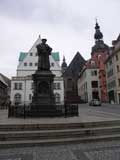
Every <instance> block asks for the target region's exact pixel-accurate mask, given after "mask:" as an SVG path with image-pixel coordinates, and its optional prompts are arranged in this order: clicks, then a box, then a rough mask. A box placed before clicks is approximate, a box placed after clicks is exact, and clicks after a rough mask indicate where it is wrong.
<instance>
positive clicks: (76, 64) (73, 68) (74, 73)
mask: <svg viewBox="0 0 120 160" xmlns="http://www.w3.org/2000/svg"><path fill="white" fill-rule="evenodd" d="M85 62H86V61H85V59H84V58H83V57H82V56H81V54H80V53H79V52H77V53H76V55H75V56H74V58H73V60H72V61H71V63H70V64H69V66H68V68H67V69H66V71H65V72H64V74H63V76H65V77H67V76H70V77H74V78H76V77H78V74H79V72H80V71H81V70H82V68H83V65H84V64H85Z"/></svg>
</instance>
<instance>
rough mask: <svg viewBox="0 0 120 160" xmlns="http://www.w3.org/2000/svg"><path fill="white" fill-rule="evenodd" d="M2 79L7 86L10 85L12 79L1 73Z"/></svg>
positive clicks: (0, 77) (0, 79)
mask: <svg viewBox="0 0 120 160" xmlns="http://www.w3.org/2000/svg"><path fill="white" fill-rule="evenodd" d="M0 81H2V83H4V84H5V85H6V86H10V83H11V82H10V79H9V78H8V77H6V76H4V75H3V74H2V73H0Z"/></svg>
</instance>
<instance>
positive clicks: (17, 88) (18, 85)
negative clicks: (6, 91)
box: [14, 83, 22, 90]
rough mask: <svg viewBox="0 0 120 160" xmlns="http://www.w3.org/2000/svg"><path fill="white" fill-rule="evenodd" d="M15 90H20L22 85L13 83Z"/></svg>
mask: <svg viewBox="0 0 120 160" xmlns="http://www.w3.org/2000/svg"><path fill="white" fill-rule="evenodd" d="M14 89H15V90H22V83H14Z"/></svg>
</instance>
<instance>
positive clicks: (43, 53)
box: [36, 39, 52, 70]
mask: <svg viewBox="0 0 120 160" xmlns="http://www.w3.org/2000/svg"><path fill="white" fill-rule="evenodd" d="M46 41H47V39H42V43H41V44H38V45H37V46H36V48H37V52H38V70H50V62H49V55H51V51H52V48H51V47H49V46H48V44H46Z"/></svg>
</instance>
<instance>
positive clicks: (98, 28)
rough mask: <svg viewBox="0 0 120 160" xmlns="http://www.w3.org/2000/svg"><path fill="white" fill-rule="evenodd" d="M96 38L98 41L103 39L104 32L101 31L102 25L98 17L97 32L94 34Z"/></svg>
mask: <svg viewBox="0 0 120 160" xmlns="http://www.w3.org/2000/svg"><path fill="white" fill-rule="evenodd" d="M94 38H95V40H96V41H98V40H101V39H103V34H102V32H101V31H100V26H99V24H98V22H97V19H96V24H95V34H94Z"/></svg>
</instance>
